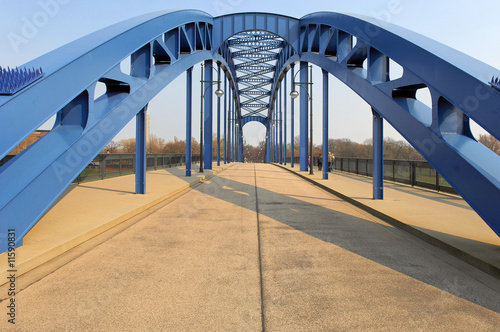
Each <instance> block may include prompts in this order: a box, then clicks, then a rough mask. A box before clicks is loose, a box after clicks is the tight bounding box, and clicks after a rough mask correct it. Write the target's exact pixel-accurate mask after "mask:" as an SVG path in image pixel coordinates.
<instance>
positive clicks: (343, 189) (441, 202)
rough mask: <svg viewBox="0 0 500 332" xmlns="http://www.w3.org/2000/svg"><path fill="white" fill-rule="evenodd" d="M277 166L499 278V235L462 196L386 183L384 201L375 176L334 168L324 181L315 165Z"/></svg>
mask: <svg viewBox="0 0 500 332" xmlns="http://www.w3.org/2000/svg"><path fill="white" fill-rule="evenodd" d="M278 166H280V167H283V168H285V169H287V170H289V171H292V172H294V173H295V174H297V175H299V176H301V177H302V178H304V179H307V180H309V181H311V182H314V183H315V184H317V185H320V186H321V187H323V188H324V189H327V190H329V191H331V192H332V193H335V194H337V195H339V196H341V197H342V198H344V199H346V200H348V201H349V202H351V203H353V204H355V205H357V206H359V207H361V208H363V209H364V210H366V211H368V212H370V213H372V214H374V215H376V216H378V217H380V218H382V219H383V220H385V221H387V222H389V223H391V224H393V225H396V226H398V227H400V228H403V229H405V230H406V231H409V232H410V233H412V234H414V235H416V236H418V237H420V238H422V239H424V240H426V241H427V242H430V243H431V244H433V245H435V246H438V247H441V248H442V249H444V250H446V251H448V252H450V253H452V254H453V255H455V256H457V257H459V258H461V259H463V260H464V261H466V262H468V263H470V264H472V265H474V266H476V267H478V268H480V269H482V270H483V271H485V272H487V273H490V274H492V275H494V276H496V277H497V278H500V237H498V236H497V235H496V234H495V232H493V230H491V228H489V226H488V225H487V224H486V223H485V222H484V221H483V220H482V219H481V217H479V215H478V214H477V213H476V212H475V211H474V210H473V209H472V208H471V207H470V206H469V205H468V204H467V202H465V201H464V200H463V199H462V198H461V197H460V196H456V195H450V194H446V193H439V192H436V191H433V190H427V189H423V188H417V187H411V186H407V185H403V184H397V183H393V182H388V181H385V182H384V199H383V200H374V199H373V180H372V178H370V177H365V176H360V175H353V174H350V173H344V172H339V171H334V172H333V173H328V175H329V178H328V179H327V180H324V179H323V172H322V171H318V170H317V168H316V167H315V169H314V174H313V175H310V174H309V172H300V167H299V165H294V168H291V167H290V165H286V166H283V165H278Z"/></svg>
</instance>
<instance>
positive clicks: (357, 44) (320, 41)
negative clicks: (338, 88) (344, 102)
mask: <svg viewBox="0 0 500 332" xmlns="http://www.w3.org/2000/svg"><path fill="white" fill-rule="evenodd" d="M299 29H300V45H299V49H300V54H298V55H292V56H291V57H289V58H286V57H283V58H282V59H280V62H279V64H278V68H280V73H277V74H276V76H275V78H276V80H275V83H274V85H273V90H272V91H273V98H276V91H277V90H278V87H279V83H280V80H281V79H282V78H283V76H284V74H285V73H286V72H287V71H288V70H289V69H290V66H291V64H292V63H294V62H296V61H304V62H309V63H313V64H315V65H317V66H319V67H321V68H322V69H324V70H327V71H328V72H329V73H330V74H332V75H334V76H335V77H337V78H338V79H339V80H341V81H342V82H344V83H345V84H346V85H348V86H349V87H350V88H351V89H352V90H353V91H355V92H356V93H357V94H358V95H359V96H360V97H361V98H363V99H364V100H365V101H366V102H367V103H368V104H370V105H371V106H372V107H373V108H374V109H375V110H376V112H377V113H379V114H380V115H381V116H382V117H383V118H384V119H386V120H387V121H388V122H389V123H390V124H391V125H392V126H393V127H394V128H395V129H396V130H398V132H400V133H401V134H402V136H404V137H405V138H406V139H407V140H408V142H409V143H411V144H412V145H413V146H414V147H415V148H416V149H417V150H418V151H419V152H420V153H421V154H422V155H423V156H424V157H425V158H426V159H427V160H428V161H429V162H430V163H431V164H432V165H433V166H434V167H435V168H436V169H437V170H438V171H439V172H440V173H441V175H442V176H443V177H444V178H445V179H446V180H447V181H448V182H449V183H450V184H451V185H452V186H453V187H454V188H455V189H456V190H457V192H459V193H460V194H461V195H462V197H463V198H464V199H465V200H466V201H467V202H468V203H469V204H470V205H471V207H472V208H474V210H475V211H476V212H477V213H478V214H479V215H480V216H481V217H482V218H483V220H484V221H485V222H486V223H487V224H488V225H489V226H490V227H491V228H492V229H493V231H495V233H496V234H497V235H500V209H499V208H498V204H497V203H496V202H499V201H500V157H499V156H498V155H496V154H495V153H493V152H492V151H491V150H489V149H488V148H486V147H485V146H483V145H482V144H481V143H479V142H477V141H476V140H475V139H474V137H473V136H472V133H471V131H470V127H469V118H471V119H473V120H475V121H476V122H477V123H478V124H479V125H481V126H482V127H483V128H484V129H485V130H487V131H488V132H489V133H491V134H492V135H493V136H495V137H496V138H500V116H499V114H500V92H499V91H498V90H497V89H495V88H494V87H493V86H492V84H491V83H490V82H489V80H490V79H491V77H492V76H493V77H498V76H500V71H499V70H498V69H496V68H493V67H491V66H488V65H486V64H484V63H482V62H480V61H477V60H476V59H473V58H471V57H469V56H467V55H464V54H462V53H460V52H458V51H456V50H454V49H451V48H449V47H447V46H445V45H442V44H440V43H438V42H436V41H433V40H431V39H428V38H426V37H424V36H421V35H419V34H416V33H414V32H411V31H408V30H406V29H403V28H401V27H398V26H394V25H391V24H384V26H381V25H380V24H379V23H378V22H376V21H375V20H373V19H370V18H366V17H356V16H350V15H344V14H339V13H326V12H325V13H315V14H310V15H307V16H305V17H303V18H302V19H301V20H300V28H299ZM353 37H355V39H354V38H353ZM389 60H393V61H395V62H396V63H398V64H399V65H400V66H401V67H402V68H403V70H404V72H403V75H402V77H401V78H398V79H395V80H391V79H390V77H389V70H390V68H389ZM421 88H429V91H430V92H431V95H432V108H429V107H427V106H425V105H424V104H423V103H421V102H420V101H418V100H417V99H416V91H417V90H418V89H421ZM272 104H273V103H271V105H272Z"/></svg>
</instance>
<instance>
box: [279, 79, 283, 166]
mask: <svg viewBox="0 0 500 332" xmlns="http://www.w3.org/2000/svg"><path fill="white" fill-rule="evenodd" d="M278 91H279V92H278V93H279V98H280V107H279V112H280V120H279V122H278V123H279V137H280V150H279V152H280V164H281V165H282V164H283V108H282V107H283V98H282V95H281V94H282V92H283V91H282V90H281V88H280V89H279V90H278Z"/></svg>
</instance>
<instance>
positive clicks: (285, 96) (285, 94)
mask: <svg viewBox="0 0 500 332" xmlns="http://www.w3.org/2000/svg"><path fill="white" fill-rule="evenodd" d="M286 84H287V80H286V74H285V81H284V83H283V94H284V96H283V103H284V104H283V110H284V113H285V114H284V119H283V121H285V122H284V133H283V136H284V142H283V145H284V147H285V151H284V152H285V153H284V154H285V158H284V159H285V166H286V158H287V153H286V150H287V149H286V132H287V130H286V129H287V128H286V100H287V98H288V94H287V93H286V92H287V90H286Z"/></svg>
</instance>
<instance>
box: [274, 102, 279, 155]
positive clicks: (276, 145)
mask: <svg viewBox="0 0 500 332" xmlns="http://www.w3.org/2000/svg"><path fill="white" fill-rule="evenodd" d="M274 117H275V119H276V120H275V121H274V126H275V127H274V162H275V163H279V143H280V141H279V138H278V134H279V125H280V124H279V122H278V121H279V114H278V98H276V99H275V101H274Z"/></svg>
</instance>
